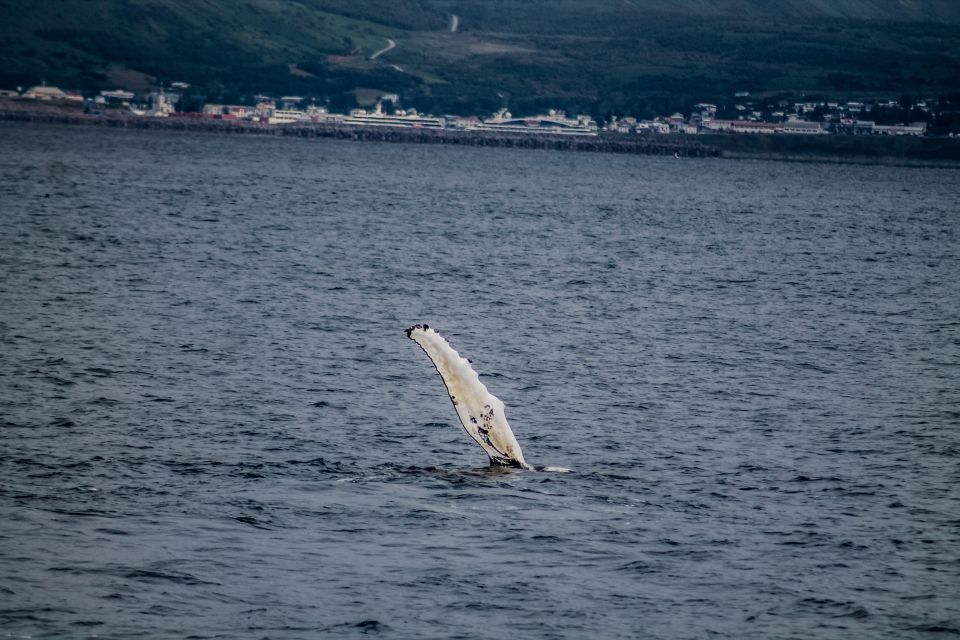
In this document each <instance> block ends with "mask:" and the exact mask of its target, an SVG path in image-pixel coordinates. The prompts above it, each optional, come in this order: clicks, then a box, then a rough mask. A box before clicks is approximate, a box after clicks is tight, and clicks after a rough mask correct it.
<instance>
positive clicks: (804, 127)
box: [783, 118, 826, 135]
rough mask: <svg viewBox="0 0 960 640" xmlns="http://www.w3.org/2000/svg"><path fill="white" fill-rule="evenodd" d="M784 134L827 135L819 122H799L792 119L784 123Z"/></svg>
mask: <svg viewBox="0 0 960 640" xmlns="http://www.w3.org/2000/svg"><path fill="white" fill-rule="evenodd" d="M783 133H793V134H801V135H819V134H822V133H826V131H824V129H823V126H821V124H820V123H819V122H810V121H809V120H799V119H797V118H790V119H789V120H787V121H786V122H784V123H783Z"/></svg>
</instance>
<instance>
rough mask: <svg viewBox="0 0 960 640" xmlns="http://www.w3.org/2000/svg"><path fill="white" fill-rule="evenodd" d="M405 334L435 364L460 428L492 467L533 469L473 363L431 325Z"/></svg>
mask: <svg viewBox="0 0 960 640" xmlns="http://www.w3.org/2000/svg"><path fill="white" fill-rule="evenodd" d="M406 333H407V337H408V338H410V339H411V340H413V341H414V342H416V343H417V344H418V345H419V346H420V348H421V349H423V351H424V353H426V354H427V356H428V357H429V358H430V360H431V361H432V362H433V366H434V367H436V369H437V373H439V374H440V378H441V379H442V380H443V384H444V386H446V388H447V395H449V396H450V402H452V403H453V408H454V409H455V410H456V412H457V417H458V418H460V424H461V425H463V428H464V430H465V431H466V432H467V434H468V435H469V436H470V437H471V438H473V439H474V441H476V443H477V444H479V445H480V447H481V448H482V449H483V450H484V451H485V452H486V454H487V455H488V456H489V457H490V464H491V466H510V467H518V468H521V469H532V467H531V466H530V465H528V464H527V462H526V461H525V460H524V459H523V453H522V452H521V451H520V444H519V443H518V442H517V439H516V438H515V437H514V436H513V431H512V430H511V429H510V425H509V424H508V423H507V419H506V416H505V415H504V408H503V403H502V402H501V401H500V399H499V398H497V397H496V396H494V395H493V394H491V393H490V392H489V391H487V388H486V387H485V386H484V385H483V383H482V382H480V376H478V375H477V372H476V371H474V370H473V367H471V366H470V362H469V361H468V360H467V359H466V358H463V357H461V356H460V354H459V353H457V352H456V351H455V350H454V349H453V348H452V347H451V346H450V345H449V343H447V341H446V340H444V339H443V337H442V336H441V335H440V334H439V333H437V332H436V331H435V330H433V329H431V328H430V326H429V325H426V324H415V325H413V326H412V327H410V328H408V329H407V330H406Z"/></svg>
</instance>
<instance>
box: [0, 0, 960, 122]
mask: <svg viewBox="0 0 960 640" xmlns="http://www.w3.org/2000/svg"><path fill="white" fill-rule="evenodd" d="M452 14H456V15H457V16H458V17H459V28H458V30H457V32H456V33H451V32H450V29H449V26H450V20H451V15H452ZM0 15H3V17H4V19H3V21H2V22H0V86H5V87H10V86H15V85H27V84H35V83H37V82H39V81H41V80H46V81H48V82H50V83H57V84H60V85H63V86H68V87H77V88H87V89H93V88H103V87H107V86H119V85H123V86H128V87H130V88H133V89H145V88H147V87H148V86H150V85H153V84H156V83H159V82H167V83H169V82H171V81H175V80H182V81H186V82H190V83H191V84H193V85H194V87H195V89H196V91H197V93H200V94H203V96H205V97H207V98H208V99H216V100H239V99H242V98H243V97H244V96H249V95H251V94H252V93H254V92H258V91H262V92H271V93H276V94H298V95H305V96H308V97H311V98H315V99H317V100H320V101H328V102H329V103H330V104H331V106H333V107H335V108H340V109H343V108H349V107H350V106H352V105H353V104H355V99H354V97H355V96H356V95H358V94H360V95H363V94H375V93H376V92H378V91H379V92H393V93H399V94H401V96H402V97H403V99H404V102H405V103H407V104H412V105H415V106H418V107H420V108H423V109H427V110H431V111H434V112H458V113H483V112H485V111H490V110H493V109H495V108H497V107H499V106H501V105H502V104H506V105H509V106H511V107H512V108H514V110H516V111H529V110H539V109H542V108H546V107H548V106H557V107H559V108H566V109H567V110H570V111H588V112H591V113H594V114H595V115H604V114H606V113H635V114H638V115H642V114H643V113H648V112H653V111H664V110H667V109H672V108H681V107H682V106H684V105H687V104H689V103H691V102H693V101H697V100H701V99H704V100H717V99H720V98H721V97H723V96H729V95H730V94H732V92H734V91H740V90H746V91H751V92H784V91H791V92H819V93H824V94H829V95H848V96H849V95H856V94H868V93H885V94H888V95H898V94H899V93H900V92H921V93H922V92H943V91H957V90H960V34H958V29H957V24H958V23H960V2H955V1H954V0H949V1H947V0H794V1H792V2H781V3H771V2H769V1H767V0H674V1H673V2H670V3H664V2H663V1H662V0H656V1H654V0H593V1H588V0H555V1H554V2H549V3H546V2H531V1H530V0H485V1H483V2H477V1H473V2H467V3H464V2H462V0H459V1H456V0H393V1H388V0H365V1H364V2H362V3H358V2H356V1H355V0H299V1H295V0H245V1H244V2H234V1H232V0H194V1H190V0H60V1H59V2H57V3H36V2H26V1H25V0H0ZM388 38H390V39H393V40H395V41H396V43H397V47H396V48H395V49H392V50H391V51H389V52H387V53H385V54H384V55H381V56H379V57H378V58H377V59H376V60H370V59H369V58H370V55H371V54H372V53H373V52H374V51H376V50H378V49H381V48H383V47H384V46H385V44H386V41H387V39H388ZM364 90H368V91H364Z"/></svg>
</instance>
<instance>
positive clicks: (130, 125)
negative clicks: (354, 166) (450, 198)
mask: <svg viewBox="0 0 960 640" xmlns="http://www.w3.org/2000/svg"><path fill="white" fill-rule="evenodd" d="M0 120H7V121H17V122H33V123H50V124H75V125H87V126H98V127H117V128H127V129H166V130H171V131H202V132H210V133H222V134H245V135H266V136H271V135H272V136H294V137H300V138H334V139H340V140H373V141H380V142H412V143H419V144H458V145H469V146H482V147H515V148H522V149H556V150H562V151H590V152H601V153H632V154H650V155H679V156H685V157H716V156H719V155H720V152H719V150H718V149H717V148H716V147H713V146H710V145H705V144H702V143H701V142H699V141H697V140H666V139H663V138H660V137H657V138H653V137H650V138H646V137H644V138H638V137H635V138H629V139H618V138H613V137H607V136H597V137H587V136H570V135H559V134H558V135H551V134H521V133H516V134H512V133H501V132H496V131H459V130H456V129H409V128H400V127H373V126H362V125H361V126H357V125H345V124H341V123H336V122H305V123H296V124H283V125H276V124H262V123H257V122H247V121H239V120H215V119H211V118H197V117H188V116H174V117H168V118H151V117H138V116H133V115H131V114H125V113H108V114H105V115H91V114H86V113H82V112H80V111H79V109H69V108H63V107H57V106H54V105H29V106H28V105H26V104H24V103H16V102H13V101H4V102H2V103H0Z"/></svg>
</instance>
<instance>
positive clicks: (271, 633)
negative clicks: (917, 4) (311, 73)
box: [0, 124, 960, 639]
mask: <svg viewBox="0 0 960 640" xmlns="http://www.w3.org/2000/svg"><path fill="white" fill-rule="evenodd" d="M958 205H960V172H958V171H956V170H935V169H908V168H892V167H873V166H855V165H828V164H789V163H769V162H760V161H724V160H687V159H674V158H659V157H630V156H616V155H589V154H574V153H559V152H548V151H523V150H498V149H481V148H455V147H436V146H416V145H402V144H396V145H391V144H377V143H351V142H335V141H323V140H289V139H272V138H270V139H268V138H256V137H230V136H213V135H202V134H178V133H171V132H131V131H111V130H97V129H92V128H69V127H58V126H46V127H34V126H24V125H11V124H2V125H0V216H2V221H3V227H2V233H0V424H2V444H0V637H12V638H23V637H31V638H47V637H57V638H67V637H69V638H74V637H75V638H87V637H91V638H92V637H97V638H130V637H135V636H136V637H146V638H247V637H249V638H352V637H360V636H373V637H376V636H381V637H393V638H410V639H419V638H424V639H426V638H493V637H510V638H551V639H553V638H641V637H642V638H663V639H674V638H707V637H721V638H732V637H737V638H773V637H776V638H804V639H806V638H871V639H873V638H942V637H948V636H950V635H956V634H960V597H958V595H960V491H958V482H960V435H958V426H960V218H958V216H960V213H958V211H960V206H958ZM416 322H427V323H429V324H430V325H431V326H434V327H436V328H438V329H439V330H440V331H441V333H442V334H443V335H444V336H446V337H447V339H448V340H450V342H451V344H452V345H453V346H454V347H455V348H456V349H458V350H459V351H460V352H461V354H462V355H464V356H466V357H469V358H470V359H471V360H472V361H473V366H474V367H475V368H476V369H477V371H479V373H480V375H481V380H483V381H484V382H485V383H486V385H487V387H488V388H489V389H490V391H491V392H492V393H494V394H495V395H497V396H498V397H499V398H500V399H502V400H503V401H504V402H505V403H506V407H507V417H508V419H509V420H510V424H511V425H512V427H513V431H514V433H515V434H516V437H517V439H518V440H519V442H520V444H521V445H522V447H523V451H524V455H525V457H526V458H527V460H528V461H529V462H531V463H532V464H535V465H540V466H542V465H550V466H562V467H569V468H570V469H572V470H573V471H572V472H571V473H562V474H561V473H544V472H528V471H518V470H491V469H489V468H487V460H486V457H485V455H484V453H483V452H482V451H481V449H480V448H479V447H477V446H476V445H475V444H474V443H473V442H472V441H470V440H469V439H468V437H467V436H466V435H465V434H464V432H463V430H462V429H461V427H460V426H459V424H458V422H457V418H456V414H455V413H454V410H453V407H452V406H451V404H450V401H449V399H448V398H447V396H446V394H445V392H444V387H443V384H442V382H441V380H440V378H439V377H438V376H437V374H436V372H435V370H434V369H433V367H432V365H431V363H430V361H429V360H428V359H427V358H426V357H425V356H424V354H423V353H422V352H421V351H420V349H419V348H418V347H417V345H416V344H414V343H413V342H411V341H409V340H408V339H407V338H406V336H405V335H404V329H405V328H406V327H407V326H408V325H411V324H413V323H416Z"/></svg>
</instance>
